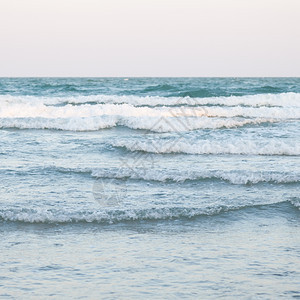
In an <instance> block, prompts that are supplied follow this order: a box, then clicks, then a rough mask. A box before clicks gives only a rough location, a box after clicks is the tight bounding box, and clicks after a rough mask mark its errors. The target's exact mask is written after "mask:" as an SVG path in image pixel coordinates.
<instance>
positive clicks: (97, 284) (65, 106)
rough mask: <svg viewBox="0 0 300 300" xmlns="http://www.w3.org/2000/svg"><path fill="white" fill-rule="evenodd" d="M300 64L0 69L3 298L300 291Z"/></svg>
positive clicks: (246, 295)
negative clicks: (222, 69) (290, 71)
mask: <svg viewBox="0 0 300 300" xmlns="http://www.w3.org/2000/svg"><path fill="white" fill-rule="evenodd" d="M299 118H300V79H299V78H129V79H128V80H124V78H41V79H35V78H30V79H18V78H14V79H12V78H2V79H0V128H1V129H0V138H1V142H2V143H1V145H0V160H1V166H0V200H1V201H0V235H1V241H2V242H1V244H0V248H1V249H0V250H1V251H0V270H1V272H0V297H3V298H27V297H32V298H41V297H42V298H50V297H52V298H53V297H54V298H74V297H75V298H92V299H94V298H104V299H116V298H118V299H119V298H124V299H125V298H126V299H128V298H137V299H139V298H141V297H146V298H172V299H173V298H217V297H220V298H221V297H222V298H226V297H227V298H250V299H251V298H253V299H269V298H277V297H280V296H281V297H285V298H292V297H300V289H299V282H300V272H299V271H298V269H299V265H300V240H299V236H300V230H299V226H300V219H299V216H300V212H299V207H300V200H299V181H300V167H299V155H300V144H299V133H300V125H299Z"/></svg>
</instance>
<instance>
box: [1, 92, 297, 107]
mask: <svg viewBox="0 0 300 300" xmlns="http://www.w3.org/2000/svg"><path fill="white" fill-rule="evenodd" d="M0 103H7V104H12V103H16V104H17V103H19V104H20V103H23V104H24V103H34V104H41V103H42V104H45V105H66V104H71V105H78V104H86V103H92V104H131V105H134V106H150V107H153V106H178V105H186V106H197V105H218V106H220V105H221V106H237V105H241V106H252V107H259V106H279V107H289V106H293V107H300V93H281V94H257V95H247V96H231V97H207V98H190V97H159V96H145V97H140V96H133V95H124V96H118V95H90V96H72V97H37V96H12V95H0Z"/></svg>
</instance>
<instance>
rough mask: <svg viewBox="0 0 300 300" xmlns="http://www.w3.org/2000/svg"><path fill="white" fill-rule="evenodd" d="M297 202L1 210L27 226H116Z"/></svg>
mask: <svg viewBox="0 0 300 300" xmlns="http://www.w3.org/2000/svg"><path fill="white" fill-rule="evenodd" d="M294 202H295V201H289V200H288V201H282V202H272V203H258V204H251V203H247V204H245V205H212V206H206V207H160V208H154V207H153V208H143V209H138V208H136V209H134V208H131V209H118V208H101V209H96V210H76V209H73V210H63V209H60V210H55V209H42V208H40V209H28V208H26V209H25V208H7V209H1V210H0V222H1V221H2V222H21V223H26V224H74V223H75V224H76V223H98V224H114V223H119V222H138V221H159V220H174V219H177V220H178V219H193V218H197V217H201V216H213V215H218V214H221V213H224V212H228V211H235V210H243V209H247V208H253V207H265V206H270V205H274V204H282V203H288V204H291V205H293V206H294V207H295V208H296V209H300V208H299V206H295V205H294Z"/></svg>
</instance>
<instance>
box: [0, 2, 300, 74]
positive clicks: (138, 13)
mask: <svg viewBox="0 0 300 300" xmlns="http://www.w3.org/2000/svg"><path fill="white" fill-rule="evenodd" d="M0 42H1V44H0V76H126V77H127V76H300V0H172V1H171V0H0Z"/></svg>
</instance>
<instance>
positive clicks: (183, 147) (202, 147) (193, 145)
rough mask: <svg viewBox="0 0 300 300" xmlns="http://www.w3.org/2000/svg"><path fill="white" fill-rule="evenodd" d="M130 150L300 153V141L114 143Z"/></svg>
mask: <svg viewBox="0 0 300 300" xmlns="http://www.w3.org/2000/svg"><path fill="white" fill-rule="evenodd" d="M112 145H113V146H114V147H122V148H125V149H127V150H129V151H143V152H149V153H156V154H157V153H160V154H163V153H185V154H234V155H300V143H298V142H297V141H294V142H293V143H288V142H286V141H283V140H278V139H277V140H276V139H272V140H266V139H265V140H264V141H251V140H248V141H247V140H242V139H241V140H232V141H230V140H226V141H219V140H217V141H211V140H197V141H196V142H191V141H189V140H186V139H178V140H176V139H173V140H167V141H166V140H150V141H141V140H137V141H122V140H119V141H117V142H114V143H112Z"/></svg>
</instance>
